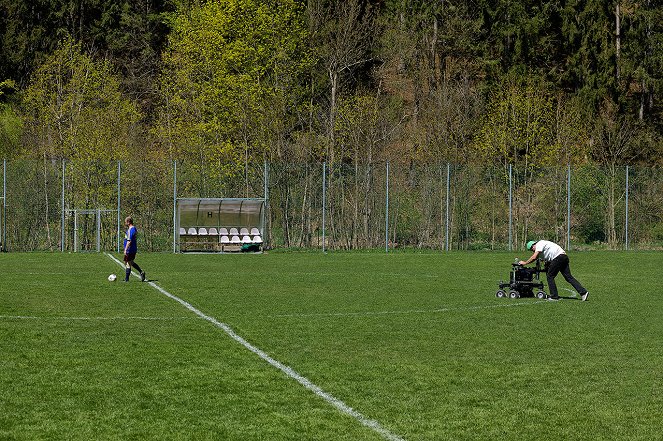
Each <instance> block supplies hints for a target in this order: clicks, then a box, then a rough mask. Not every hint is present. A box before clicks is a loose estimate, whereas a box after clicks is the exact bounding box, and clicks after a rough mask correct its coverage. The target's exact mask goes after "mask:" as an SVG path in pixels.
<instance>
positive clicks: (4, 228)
mask: <svg viewBox="0 0 663 441" xmlns="http://www.w3.org/2000/svg"><path fill="white" fill-rule="evenodd" d="M2 251H7V160H6V159H3V160H2Z"/></svg>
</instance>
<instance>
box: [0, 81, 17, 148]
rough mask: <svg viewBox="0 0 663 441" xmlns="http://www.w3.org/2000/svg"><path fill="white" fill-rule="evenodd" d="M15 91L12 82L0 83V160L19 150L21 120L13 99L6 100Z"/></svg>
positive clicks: (14, 85) (14, 84)
mask: <svg viewBox="0 0 663 441" xmlns="http://www.w3.org/2000/svg"><path fill="white" fill-rule="evenodd" d="M15 91H16V83H14V81H12V80H6V81H3V82H0V159H3V158H5V159H6V158H11V157H13V156H15V155H17V154H18V152H19V150H20V141H21V135H22V132H23V120H22V119H21V117H20V116H19V115H18V114H17V112H16V110H15V107H14V103H13V101H14V100H13V99H11V98H10V99H6V97H7V96H8V95H9V96H11V95H12V94H13V93H14V92H15Z"/></svg>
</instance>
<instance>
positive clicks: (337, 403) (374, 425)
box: [106, 253, 403, 441]
mask: <svg viewBox="0 0 663 441" xmlns="http://www.w3.org/2000/svg"><path fill="white" fill-rule="evenodd" d="M106 255H107V256H108V257H109V258H110V259H112V260H114V261H115V262H116V263H117V264H118V265H120V266H121V267H123V268H124V264H123V263H122V262H120V261H119V260H118V259H116V258H115V257H114V256H112V255H111V254H109V253H106ZM132 274H133V275H134V276H135V277H138V276H136V274H134V273H133V272H132ZM147 283H148V284H149V285H150V286H151V287H152V288H154V289H156V290H157V291H159V292H160V293H161V294H163V295H165V296H166V297H168V298H170V299H172V300H175V301H176V302H177V303H179V304H181V305H182V306H184V307H185V308H186V309H188V310H189V311H191V312H193V313H194V314H196V315H197V316H198V317H200V318H203V319H205V320H207V321H208V322H210V323H212V324H213V325H214V326H216V327H217V328H220V329H222V330H223V331H224V332H225V333H226V334H227V335H228V336H229V337H230V338H232V339H233V340H235V341H236V342H237V343H239V344H241V345H242V346H244V348H246V349H248V350H249V351H251V352H253V353H254V354H256V355H257V356H258V357H260V358H262V359H263V360H264V361H266V362H267V363H269V364H270V365H271V366H273V367H275V368H276V369H278V370H280V371H281V372H283V373H284V374H286V375H287V376H288V377H290V378H292V379H293V380H295V381H297V382H298V383H299V384H301V385H302V386H304V387H305V388H306V389H308V390H310V391H311V392H313V393H314V394H316V395H317V396H318V397H320V398H322V399H323V400H325V401H326V402H327V403H329V404H331V405H332V406H334V407H335V408H336V409H338V410H339V411H340V412H342V413H344V414H346V415H348V416H351V417H353V418H354V419H356V420H357V421H358V422H359V423H361V424H362V425H364V426H366V427H368V428H370V429H373V430H374V431H375V432H377V433H379V434H380V435H382V437H383V438H385V439H387V440H389V441H402V440H403V438H401V437H399V436H398V435H395V434H393V433H392V432H390V431H389V430H388V429H385V428H384V427H382V425H381V424H380V423H379V422H377V421H375V420H372V419H370V418H368V417H366V416H364V415H363V414H361V413H360V412H358V411H356V410H354V409H353V408H352V407H350V406H348V405H347V404H345V403H344V402H343V401H341V400H339V399H338V398H336V397H334V396H333V395H331V394H330V393H328V392H325V391H324V390H322V388H320V386H318V385H316V384H314V383H312V382H311V380H309V379H308V378H306V377H304V376H302V375H300V374H299V373H297V372H296V371H295V370H294V369H292V368H291V367H290V366H286V365H284V364H283V363H281V362H280V361H278V360H275V359H274V358H272V357H270V356H269V355H268V354H267V353H266V352H265V351H263V350H262V349H260V348H258V347H256V346H254V345H252V344H251V343H249V342H248V341H246V340H245V339H244V338H243V337H242V336H240V335H239V334H237V333H236V332H235V331H233V330H232V328H231V327H230V326H228V325H227V324H225V323H222V322H220V321H218V320H217V319H215V318H214V317H211V316H209V315H207V314H205V313H203V312H202V311H200V310H199V309H198V308H196V307H195V306H193V305H191V304H190V303H188V302H186V301H185V300H182V299H180V298H179V297H177V296H175V295H173V294H171V293H169V292H168V291H166V290H165V289H163V288H162V287H160V286H159V285H157V284H156V283H154V282H147Z"/></svg>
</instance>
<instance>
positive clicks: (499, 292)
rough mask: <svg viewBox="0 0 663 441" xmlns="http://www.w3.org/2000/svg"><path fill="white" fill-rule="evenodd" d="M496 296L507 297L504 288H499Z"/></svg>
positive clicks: (499, 297)
mask: <svg viewBox="0 0 663 441" xmlns="http://www.w3.org/2000/svg"><path fill="white" fill-rule="evenodd" d="M495 297H497V298H498V299H503V298H505V297H506V292H505V291H504V290H502V289H498V290H497V292H496V293H495Z"/></svg>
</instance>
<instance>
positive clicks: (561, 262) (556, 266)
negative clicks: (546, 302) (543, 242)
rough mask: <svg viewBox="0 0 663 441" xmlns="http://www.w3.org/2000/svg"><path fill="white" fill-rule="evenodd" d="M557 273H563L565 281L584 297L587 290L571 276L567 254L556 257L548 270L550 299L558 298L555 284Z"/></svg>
mask: <svg viewBox="0 0 663 441" xmlns="http://www.w3.org/2000/svg"><path fill="white" fill-rule="evenodd" d="M557 273H562V276H564V280H566V281H567V282H569V283H570V284H571V285H573V288H575V290H576V291H578V294H580V295H583V294H585V293H586V292H587V290H586V289H585V288H583V286H582V285H581V284H580V282H578V281H577V280H576V279H575V278H574V277H573V276H572V275H571V268H569V256H567V255H566V254H560V255H559V256H557V257H555V258H554V259H553V260H552V261H551V262H550V263H549V264H548V269H547V270H546V276H547V277H548V289H549V290H550V297H558V296H559V294H557V285H556V284H555V277H556V276H557Z"/></svg>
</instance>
